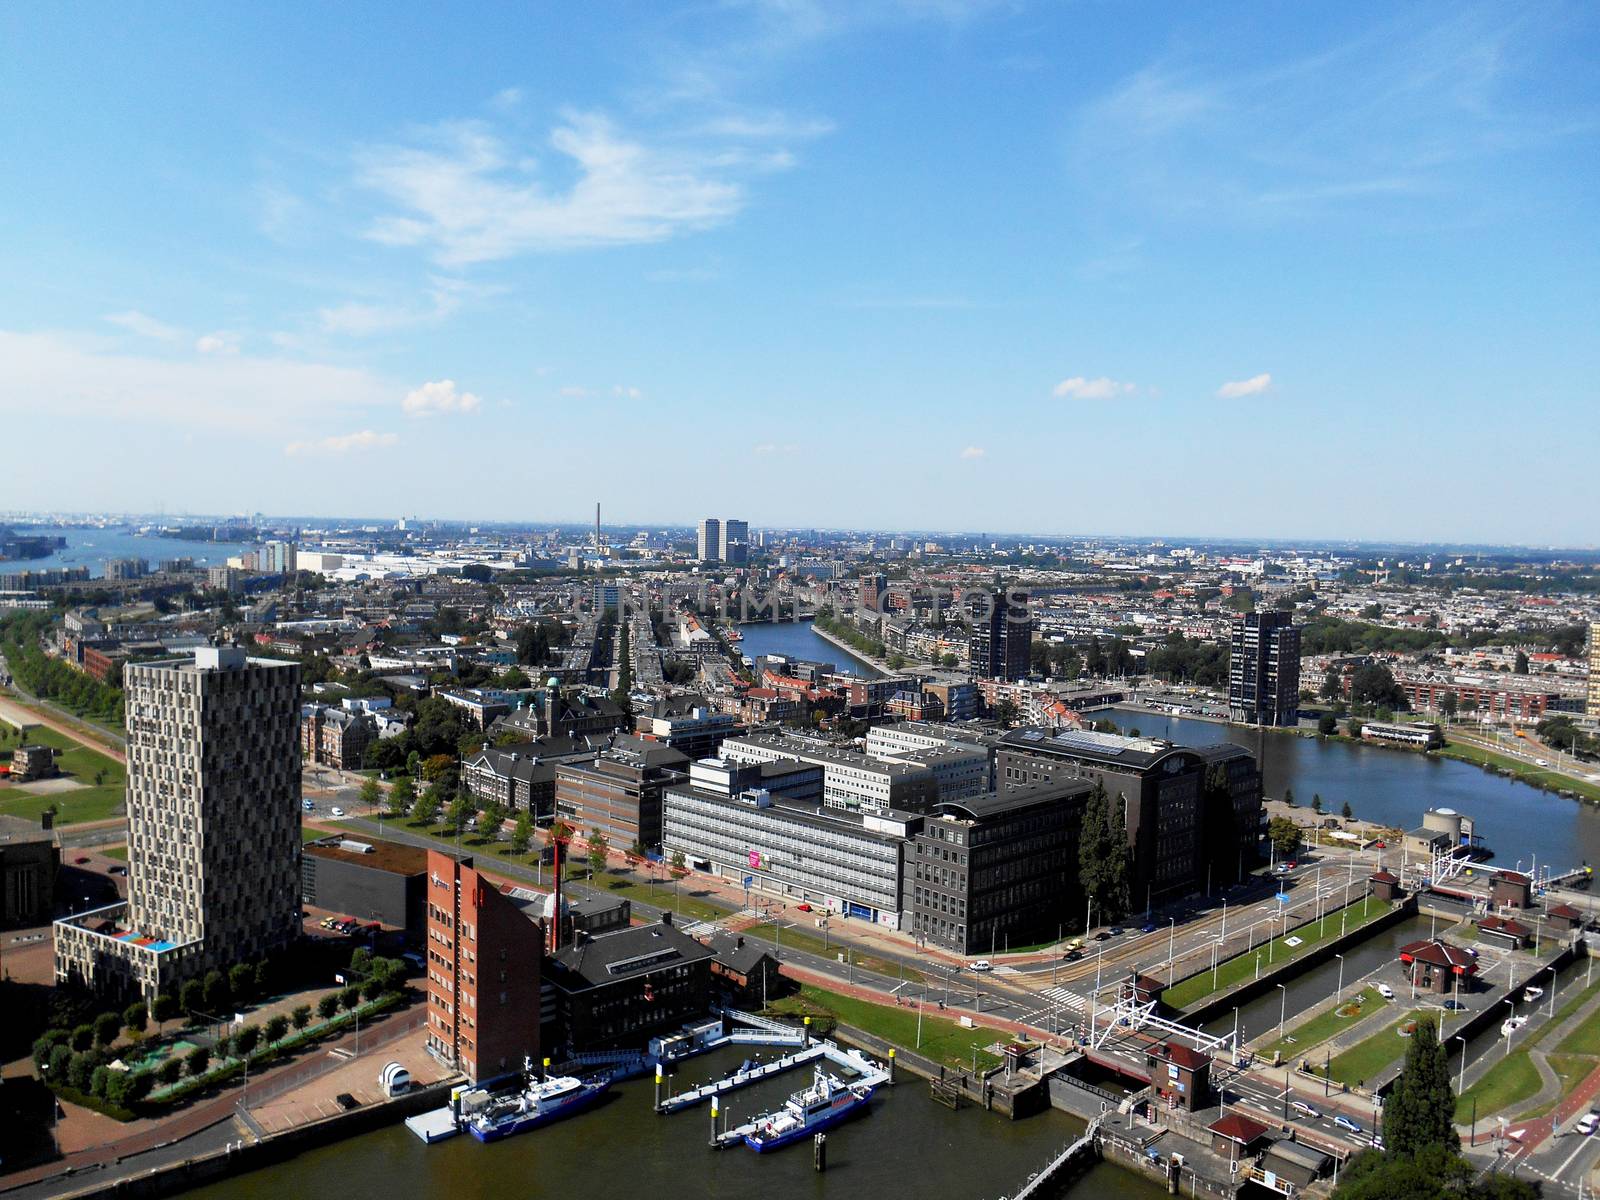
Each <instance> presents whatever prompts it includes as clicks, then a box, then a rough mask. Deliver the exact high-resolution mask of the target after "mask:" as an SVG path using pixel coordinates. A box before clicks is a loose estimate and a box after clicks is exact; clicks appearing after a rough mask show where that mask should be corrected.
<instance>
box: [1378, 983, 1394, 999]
mask: <svg viewBox="0 0 1600 1200" xmlns="http://www.w3.org/2000/svg"><path fill="white" fill-rule="evenodd" d="M1377 987H1378V995H1380V996H1382V997H1383V998H1384V999H1385V1000H1393V999H1394V989H1393V988H1392V987H1390V986H1389V985H1388V984H1387V983H1380V984H1378V985H1377Z"/></svg>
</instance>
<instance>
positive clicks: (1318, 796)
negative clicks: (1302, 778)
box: [1311, 792, 1322, 813]
mask: <svg viewBox="0 0 1600 1200" xmlns="http://www.w3.org/2000/svg"><path fill="white" fill-rule="evenodd" d="M1311 811H1312V812H1314V813H1320V812H1321V811H1322V793H1321V792H1312V793H1311Z"/></svg>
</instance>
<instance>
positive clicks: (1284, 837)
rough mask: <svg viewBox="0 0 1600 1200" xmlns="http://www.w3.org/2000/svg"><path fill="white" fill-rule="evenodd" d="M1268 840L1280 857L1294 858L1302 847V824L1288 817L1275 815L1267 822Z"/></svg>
mask: <svg viewBox="0 0 1600 1200" xmlns="http://www.w3.org/2000/svg"><path fill="white" fill-rule="evenodd" d="M1267 840H1268V841H1270V842H1271V843H1272V847H1273V849H1274V850H1276V851H1277V852H1278V857H1279V858H1280V859H1282V858H1292V857H1294V852H1295V851H1296V850H1298V849H1299V848H1300V826H1298V825H1296V824H1295V823H1294V822H1293V821H1291V820H1290V819H1289V818H1288V817H1273V818H1272V820H1270V821H1268V822H1267Z"/></svg>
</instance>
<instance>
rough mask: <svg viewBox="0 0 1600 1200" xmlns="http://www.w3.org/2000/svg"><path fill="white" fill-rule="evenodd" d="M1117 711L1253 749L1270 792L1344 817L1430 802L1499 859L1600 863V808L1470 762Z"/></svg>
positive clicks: (1163, 731) (1142, 724)
mask: <svg viewBox="0 0 1600 1200" xmlns="http://www.w3.org/2000/svg"><path fill="white" fill-rule="evenodd" d="M1095 715H1096V716H1100V717H1109V718H1110V719H1111V720H1112V721H1114V722H1116V724H1117V725H1119V726H1120V727H1121V728H1123V729H1124V730H1133V729H1137V730H1139V732H1140V733H1142V734H1144V735H1145V736H1146V737H1157V738H1167V739H1170V740H1171V741H1174V742H1178V743H1181V744H1184V745H1190V746H1202V745H1215V744H1216V743H1218V742H1222V741H1228V742H1233V743H1235V744H1237V745H1240V746H1245V747H1248V748H1249V749H1250V750H1251V751H1253V752H1254V753H1255V755H1256V757H1257V759H1259V760H1260V762H1261V767H1262V774H1263V776H1264V786H1265V789H1266V794H1267V795H1268V796H1271V797H1274V798H1278V797H1281V796H1282V795H1283V792H1284V789H1285V788H1293V789H1294V798H1295V803H1297V804H1300V805H1309V804H1310V803H1311V798H1312V797H1313V796H1314V795H1318V794H1320V795H1321V796H1322V807H1323V809H1324V811H1326V812H1329V813H1334V814H1337V813H1338V812H1339V811H1340V809H1341V807H1342V806H1343V805H1344V803H1345V801H1347V800H1348V801H1349V802H1350V807H1351V809H1352V810H1353V811H1354V812H1355V815H1356V816H1358V817H1360V818H1362V819H1363V820H1367V821H1378V822H1380V823H1382V824H1384V825H1390V826H1395V827H1398V828H1401V829H1415V828H1416V827H1417V826H1419V825H1421V824H1422V814H1423V813H1424V812H1425V811H1426V810H1427V809H1430V808H1453V809H1455V810H1456V811H1457V812H1461V813H1465V814H1466V815H1467V816H1469V817H1471V818H1472V819H1473V820H1474V822H1476V826H1477V832H1478V834H1479V835H1480V836H1481V837H1482V838H1483V839H1484V841H1485V843H1486V844H1487V845H1488V846H1489V848H1490V849H1491V850H1493V851H1494V853H1495V859H1494V861H1495V863H1496V865H1500V866H1507V867H1511V866H1515V865H1516V864H1517V863H1518V862H1519V861H1520V862H1521V863H1522V866H1523V867H1524V868H1528V867H1530V866H1531V865H1532V864H1533V861H1534V859H1535V858H1537V860H1538V862H1539V864H1540V865H1541V866H1543V865H1545V864H1548V865H1549V866H1550V867H1551V868H1553V869H1556V870H1566V869H1568V868H1571V867H1576V866H1578V865H1580V863H1583V862H1596V861H1600V808H1596V807H1595V806H1594V805H1591V804H1583V803H1581V802H1579V801H1577V800H1566V799H1563V798H1562V797H1560V796H1557V795H1554V794H1552V793H1550V792H1544V791H1540V790H1539V789H1538V788H1535V787H1529V786H1528V785H1527V784H1525V783H1519V782H1518V781H1516V780H1514V779H1508V778H1506V777H1505V776H1502V775H1491V774H1489V772H1487V771H1484V770H1481V769H1479V768H1478V767H1475V766H1473V765H1471V764H1470V763H1463V762H1456V761H1455V760H1453V759H1448V758H1435V757H1433V756H1432V755H1424V754H1417V753H1413V752H1410V751H1405V750H1391V749H1387V748H1385V747H1382V746H1363V745H1357V744H1354V743H1351V742H1344V741H1330V740H1327V739H1324V738H1308V737H1297V736H1295V735H1293V734H1288V733H1276V732H1271V731H1268V730H1255V729H1245V728H1242V727H1238V726H1232V725H1221V724H1217V723H1214V722H1210V721H1195V720H1188V719H1185V718H1182V717H1168V716H1163V715H1161V714H1159V713H1152V712H1145V711H1143V710H1139V711H1134V710H1132V709H1115V710H1112V711H1111V712H1109V713H1097V714H1095Z"/></svg>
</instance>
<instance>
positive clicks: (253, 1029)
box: [233, 1025, 261, 1058]
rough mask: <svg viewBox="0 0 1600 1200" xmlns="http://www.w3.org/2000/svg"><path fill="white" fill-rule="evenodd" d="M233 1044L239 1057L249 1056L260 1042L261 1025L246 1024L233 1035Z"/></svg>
mask: <svg viewBox="0 0 1600 1200" xmlns="http://www.w3.org/2000/svg"><path fill="white" fill-rule="evenodd" d="M233 1044H234V1047H235V1049H237V1051H238V1053H239V1057H240V1058H249V1057H250V1055H251V1054H253V1053H254V1052H255V1048H256V1047H257V1046H258V1045H260V1044H261V1027H260V1026H259V1025H246V1026H245V1027H244V1028H243V1029H241V1030H239V1032H238V1033H236V1034H234V1035H233Z"/></svg>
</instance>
